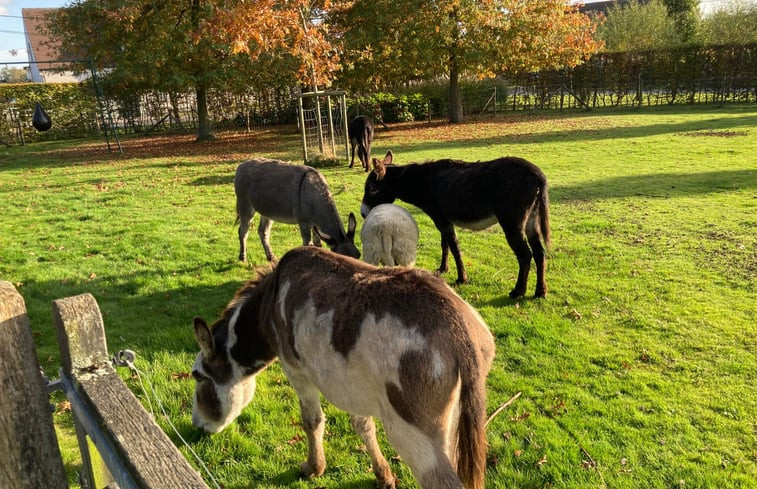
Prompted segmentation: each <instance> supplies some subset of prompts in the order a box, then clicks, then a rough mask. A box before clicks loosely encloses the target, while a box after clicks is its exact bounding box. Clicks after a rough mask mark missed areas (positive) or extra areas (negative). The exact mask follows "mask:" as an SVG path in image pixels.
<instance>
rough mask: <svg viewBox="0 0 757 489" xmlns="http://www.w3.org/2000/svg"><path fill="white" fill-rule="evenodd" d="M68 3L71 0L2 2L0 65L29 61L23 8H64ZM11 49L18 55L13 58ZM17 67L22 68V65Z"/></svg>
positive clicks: (0, 13) (16, 0) (15, 0)
mask: <svg viewBox="0 0 757 489" xmlns="http://www.w3.org/2000/svg"><path fill="white" fill-rule="evenodd" d="M67 3H69V0H0V63H3V62H6V61H28V58H27V57H26V41H25V40H24V23H23V22H22V21H21V9H22V8H50V7H63V6H64V5H66V4H67ZM11 49H17V50H18V55H17V56H12V55H11V54H10V53H9V51H10V50H11ZM11 66H13V65H11ZM16 67H17V68H20V67H21V65H19V66H16ZM0 68H2V65H0Z"/></svg>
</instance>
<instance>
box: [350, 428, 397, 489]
mask: <svg viewBox="0 0 757 489" xmlns="http://www.w3.org/2000/svg"><path fill="white" fill-rule="evenodd" d="M350 422H351V423H352V427H353V428H354V429H355V431H357V433H358V435H360V438H362V439H363V443H365V448H366V450H368V455H370V457H371V466H372V467H373V473H374V474H376V479H378V487H379V489H394V488H395V487H396V486H395V477H394V474H392V469H391V468H389V463H387V461H386V459H385V458H384V454H383V453H381V448H379V446H378V441H377V440H376V424H375V423H374V422H373V418H371V417H370V416H368V417H366V416H353V415H350Z"/></svg>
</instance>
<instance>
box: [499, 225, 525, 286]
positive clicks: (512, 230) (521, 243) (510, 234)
mask: <svg viewBox="0 0 757 489" xmlns="http://www.w3.org/2000/svg"><path fill="white" fill-rule="evenodd" d="M524 217H525V216H521V217H520V218H517V217H513V216H507V215H505V216H497V219H498V220H499V224H500V226H502V230H503V231H504V232H505V238H507V244H509V245H510V248H511V249H512V250H513V252H514V253H515V256H516V257H517V258H518V280H517V281H516V282H515V288H513V290H512V291H511V292H510V297H512V298H513V299H516V298H518V297H522V296H524V295H525V294H526V285H527V284H528V272H529V270H530V269H531V257H532V254H531V249H530V248H529V247H528V243H527V242H526V232H525V224H526V223H525V222H524V221H525V220H524Z"/></svg>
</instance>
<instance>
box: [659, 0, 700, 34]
mask: <svg viewBox="0 0 757 489" xmlns="http://www.w3.org/2000/svg"><path fill="white" fill-rule="evenodd" d="M662 3H663V4H664V5H665V8H666V9H667V11H668V16H669V17H671V18H672V19H673V22H674V24H675V26H676V33H677V34H678V39H679V40H680V41H681V42H682V43H683V44H690V43H691V42H692V41H694V39H695V37H696V35H697V24H698V22H699V0H662Z"/></svg>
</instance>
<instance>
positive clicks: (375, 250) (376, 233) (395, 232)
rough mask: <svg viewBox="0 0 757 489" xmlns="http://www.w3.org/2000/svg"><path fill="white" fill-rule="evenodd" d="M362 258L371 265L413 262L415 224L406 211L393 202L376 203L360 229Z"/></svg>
mask: <svg viewBox="0 0 757 489" xmlns="http://www.w3.org/2000/svg"><path fill="white" fill-rule="evenodd" d="M360 240H361V241H362V242H363V259H364V260H365V261H366V262H368V263H371V264H373V265H378V264H383V265H384V266H387V267H391V266H394V265H402V266H407V267H412V266H413V265H415V253H416V249H417V247H418V224H417V223H416V222H415V219H413V216H411V215H410V213H409V212H408V211H406V210H405V209H403V208H402V207H400V206H397V205H394V204H381V205H377V206H376V207H374V208H373V209H371V212H370V213H369V214H368V215H367V216H366V218H365V222H363V229H362V230H361V231H360Z"/></svg>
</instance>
